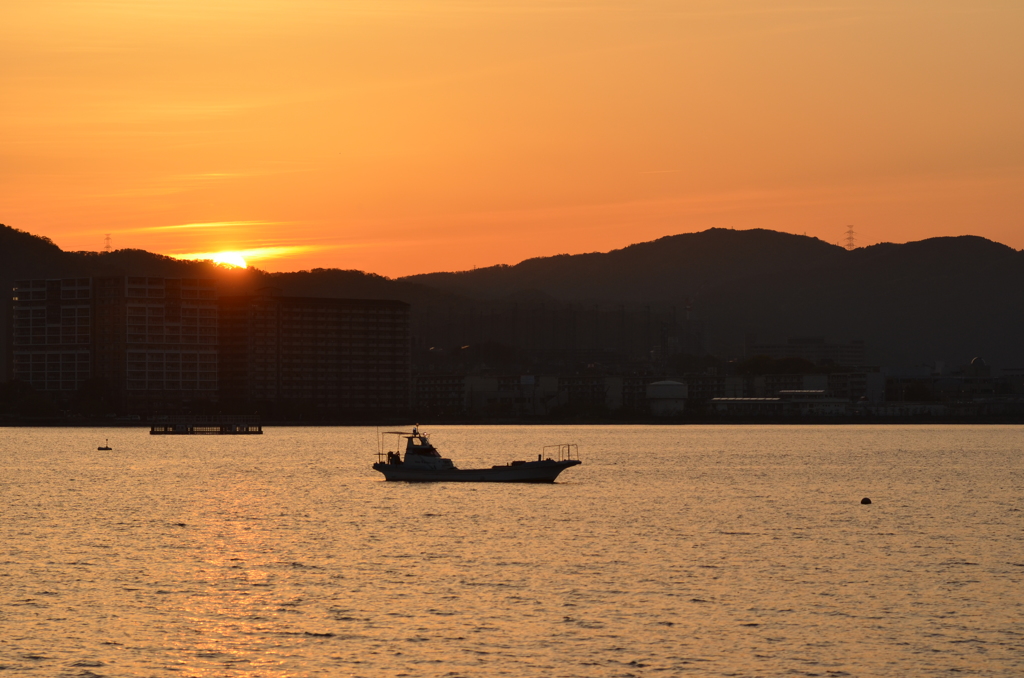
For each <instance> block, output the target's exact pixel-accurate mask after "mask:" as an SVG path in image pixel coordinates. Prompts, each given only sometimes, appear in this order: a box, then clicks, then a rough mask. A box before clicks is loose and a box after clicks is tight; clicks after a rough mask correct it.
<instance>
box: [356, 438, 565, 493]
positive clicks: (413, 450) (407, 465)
mask: <svg viewBox="0 0 1024 678" xmlns="http://www.w3.org/2000/svg"><path fill="white" fill-rule="evenodd" d="M385 436H396V438H395V440H396V442H395V444H394V447H395V448H396V449H395V450H388V451H385V449H384V437H385ZM403 441H404V443H405V453H404V455H403V454H402V452H401V451H400V450H399V449H397V448H400V447H401V445H402V442H403ZM581 463H582V462H581V461H580V458H579V448H578V447H577V446H576V445H575V444H563V445H549V446H547V447H545V448H544V450H543V452H542V453H541V454H538V455H537V460H536V461H525V460H522V461H513V462H510V463H508V464H505V465H502V466H492V467H490V468H466V469H463V468H458V467H457V466H455V464H453V463H452V460H451V459H446V458H445V457H442V456H441V453H440V452H438V450H437V448H436V447H434V446H433V445H432V444H431V442H430V440H429V438H428V437H427V434H425V433H421V432H420V430H419V427H415V428H413V430H412V431H411V432H409V431H389V432H387V433H385V434H383V436H382V437H381V438H380V439H379V442H378V449H377V463H375V464H374V465H373V468H374V469H375V470H377V471H380V472H381V473H383V474H384V479H385V480H399V481H406V482H421V483H423V482H463V483H553V482H555V478H557V477H558V474H559V473H561V472H562V471H564V470H565V469H567V468H569V467H570V466H577V465H579V464H581Z"/></svg>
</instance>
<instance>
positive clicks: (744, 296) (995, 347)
mask: <svg viewBox="0 0 1024 678" xmlns="http://www.w3.org/2000/svg"><path fill="white" fill-rule="evenodd" d="M80 275H81V276H84V275H158V276H168V277H199V276H204V277H216V278H217V279H218V280H219V281H220V282H221V285H222V290H223V293H224V294H237V293H247V292H253V291H256V290H258V289H260V288H263V287H273V288H276V289H277V290H278V291H279V293H280V294H283V295H291V296H321V297H349V298H376V299H399V300H402V301H406V302H408V303H410V304H412V306H413V335H414V342H416V343H417V345H421V346H432V345H437V346H445V347H447V346H449V345H451V346H458V345H464V344H471V343H477V342H479V341H492V342H494V341H496V342H499V343H508V344H509V345H515V344H516V342H519V343H520V344H523V345H527V344H528V343H529V342H528V339H529V337H523V336H519V337H518V338H516V336H515V332H514V331H511V330H512V328H511V327H509V328H508V329H509V331H507V332H503V329H504V326H503V325H502V322H504V321H495V322H496V325H495V327H494V329H489V330H486V331H482V330H481V327H483V320H482V319H484V318H486V317H488V314H489V317H491V318H492V319H493V318H497V317H498V315H500V314H502V313H508V314H510V315H508V316H507V317H508V318H510V319H512V320H513V321H515V322H517V323H520V320H522V319H524V318H525V317H526V316H529V315H531V314H532V318H533V320H531V321H530V322H528V323H525V324H523V323H520V324H521V326H522V327H524V328H525V327H534V328H536V327H542V326H546V327H553V326H550V322H553V321H549V320H543V319H542V318H554V317H557V316H559V315H563V316H564V315H565V314H569V316H571V315H572V313H573V311H572V308H598V307H608V308H613V309H614V308H619V307H621V308H627V307H632V308H637V307H640V308H643V307H659V308H661V309H669V310H668V311H665V312H664V313H663V315H662V316H660V317H679V318H682V317H684V315H685V314H684V313H683V309H684V307H685V308H686V309H688V311H687V312H688V313H689V315H690V317H691V318H692V322H693V323H695V324H696V326H699V327H700V328H701V331H702V333H703V336H704V338H705V346H706V349H707V350H708V351H710V352H712V353H716V354H719V355H722V356H724V357H729V356H736V355H742V354H743V353H744V351H745V341H746V340H747V339H748V338H750V337H751V336H754V337H756V338H757V339H758V340H774V341H779V340H783V339H785V338H786V337H789V336H798V335H813V336H826V337H829V338H831V339H834V340H840V341H847V340H850V339H854V338H862V339H865V340H866V341H867V342H868V350H869V356H870V359H871V360H872V361H874V362H877V363H881V364H888V365H908V364H915V363H924V362H932V361H936V360H943V361H946V362H947V363H952V364H958V363H959V362H966V361H967V360H969V359H970V358H971V357H973V356H975V355H980V356H983V357H985V358H987V359H988V360H989V362H990V363H993V364H995V365H1002V366H1024V342H1021V341H1020V340H1019V338H1020V337H1021V336H1024V252H1019V251H1017V250H1014V249H1013V248H1011V247H1007V246H1006V245H1002V244H999V243H996V242H992V241H990V240H987V239H985V238H980V237H976V236H960V237H947V238H930V239H927V240H922V241H918V242H911V243H906V244H893V243H882V244H878V245H872V246H870V247H863V248H858V249H854V250H852V251H847V250H845V249H844V248H842V247H838V246H836V245H832V244H829V243H826V242H823V241H821V240H818V239H816V238H810V237H806V236H800V235H792V234H788V233H780V232H776V231H769V230H763V229H755V230H749V231H734V230H728V229H711V230H708V231H703V232H701V233H687V234H680V235H672V236H666V237H664V238H659V239H658V240H654V241H651V242H644V243H637V244H634V245H630V246H629V247H624V248H622V249H619V250H613V251H611V252H605V253H599V252H595V253H588V254H579V255H558V256H553V257H538V258H534V259H528V260H526V261H523V262H520V263H518V264H515V265H502V266H492V267H488V268H482V269H475V270H472V271H462V272H454V273H429V274H422V275H415V276H409V277H405V278H399V279H390V278H386V277H383V276H379V275H375V274H370V273H364V272H362V271H351V270H340V269H314V270H311V271H297V272H291V273H267V272H264V271H259V270H256V269H247V270H238V269H233V270H230V269H224V268H222V267H218V266H215V265H213V264H210V263H208V262H187V261H180V260H177V259H173V258H170V257H164V256H161V255H157V254H153V253H150V252H145V251H142V250H118V251H116V252H110V253H76V252H62V251H61V250H60V249H59V248H58V247H57V246H56V245H54V244H53V243H52V242H50V241H49V240H48V239H45V238H39V237H37V236H33V235H31V234H28V233H24V232H22V231H17V230H16V229H12V228H9V227H0V278H2V280H0V284H6V285H8V289H10V287H9V283H11V282H13V280H16V279H18V278H25V277H29V278H50V277H70V276H80ZM510 309H511V310H510ZM677 311H678V313H677ZM545 314H547V315H545ZM551 314H554V315H551ZM567 317H568V316H567ZM595 317H596V316H595ZM623 317H625V316H623ZM630 317H637V316H630ZM515 318H519V319H520V320H515ZM572 322H575V321H572ZM545 323H548V325H545ZM6 324H7V319H6V316H5V318H4V320H3V322H2V323H0V325H5V326H6ZM570 324H571V323H570ZM559 327H560V328H561V326H559ZM565 327H566V328H569V329H571V327H570V326H569V325H567V326H565ZM569 329H565V328H562V329H557V330H555V329H551V330H550V331H551V332H556V333H558V332H563V330H564V331H569ZM526 331H527V330H521V332H526ZM575 331H576V330H572V332H575ZM4 336H5V340H6V335H4Z"/></svg>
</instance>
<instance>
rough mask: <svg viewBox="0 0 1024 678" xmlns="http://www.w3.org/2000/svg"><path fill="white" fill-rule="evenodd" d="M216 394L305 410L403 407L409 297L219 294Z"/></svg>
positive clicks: (229, 400)
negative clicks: (405, 299) (404, 299)
mask: <svg viewBox="0 0 1024 678" xmlns="http://www.w3.org/2000/svg"><path fill="white" fill-rule="evenodd" d="M219 308H220V317H221V322H222V324H221V399H222V401H224V402H227V403H238V404H241V405H244V406H246V407H256V408H264V409H265V408H266V407H267V406H269V405H271V404H276V405H295V406H298V407H300V408H303V409H306V410H307V411H306V412H305V413H308V414H309V415H311V416H321V415H328V416H344V415H346V414H348V413H359V412H385V411H386V412H402V411H405V410H407V409H408V407H409V396H410V369H411V368H410V339H409V305H408V304H406V303H405V302H401V301H392V300H374V299H326V298H315V297H285V296H277V295H275V294H274V293H273V291H272V290H264V291H263V292H262V293H260V294H256V295H249V296H231V297H222V298H221V299H220V302H219Z"/></svg>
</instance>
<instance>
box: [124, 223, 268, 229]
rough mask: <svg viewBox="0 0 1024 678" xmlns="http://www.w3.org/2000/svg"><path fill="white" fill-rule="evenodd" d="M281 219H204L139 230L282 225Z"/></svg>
mask: <svg viewBox="0 0 1024 678" xmlns="http://www.w3.org/2000/svg"><path fill="white" fill-rule="evenodd" d="M283 223H284V222H281V221H204V222H200V223H196V224H173V225H170V226H147V227H146V228H140V229H137V230H139V231H181V230H187V229H194V228H209V229H213V228H232V227H235V226H280V225H282V224H283Z"/></svg>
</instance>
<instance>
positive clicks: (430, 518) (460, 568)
mask: <svg viewBox="0 0 1024 678" xmlns="http://www.w3.org/2000/svg"><path fill="white" fill-rule="evenodd" d="M424 430H425V431H426V432H428V433H431V434H432V441H433V442H434V444H435V445H437V446H438V447H439V448H440V449H441V451H442V452H443V453H445V455H446V456H450V457H452V458H453V459H454V460H455V462H456V464H457V465H460V466H463V467H471V466H476V465H487V466H489V465H492V464H498V463H505V462H507V461H510V460H512V459H530V458H532V457H534V456H535V455H536V454H537V453H538V452H539V451H540V449H541V447H542V446H544V445H547V444H552V443H563V442H575V443H578V444H579V446H580V453H581V456H582V459H583V465H582V466H579V467H575V468H571V469H569V470H567V471H565V472H564V473H563V474H562V475H561V477H560V478H559V482H558V483H556V484H554V485H484V484H422V485H419V484H403V483H385V482H383V480H382V477H381V476H380V475H379V474H378V473H376V472H375V471H373V470H372V469H371V468H370V464H371V463H372V462H373V461H375V460H376V455H375V451H376V434H375V429H373V428H268V429H267V430H266V433H265V434H264V435H263V436H251V437H244V436H150V435H148V430H138V429H109V430H105V429H26V428H22V429H0V511H2V513H0V669H2V670H0V678H2V676H4V675H10V676H15V675H17V676H22V675H24V676H82V677H91V676H111V677H113V676H146V677H149V676H158V677H160V676H169V677H170V676H181V677H184V676H204V677H205V676H218V677H219V676H228V677H241V676H247V677H248V676H254V677H255V676H267V677H275V678H276V677H284V676H289V677H291V676H367V677H372V676H382V677H383V676H450V677H456V676H467V677H470V676H682V675H694V676H791V675H796V676H801V675H807V676H938V675H970V676H1019V675H1022V674H1024V427H1020V426H978V427H974V426H956V427H951V426H879V427H873V426H832V427H828V426H821V427H818V426H803V427H791V426H771V427H759V426H734V427H733V426H707V427H704V426H683V427H676V426H666V427H641V426H589V427H561V426H544V427H508V426H504V427H493V426H437V427H429V426H426V427H424ZM106 438H109V439H110V445H111V446H112V447H113V448H114V449H113V451H111V452H99V451H97V450H96V447H97V446H98V445H102V444H103V442H104V439H106ZM862 497H870V498H871V500H872V502H873V503H872V504H871V505H869V506H866V505H861V504H860V500H861V498H862Z"/></svg>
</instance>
